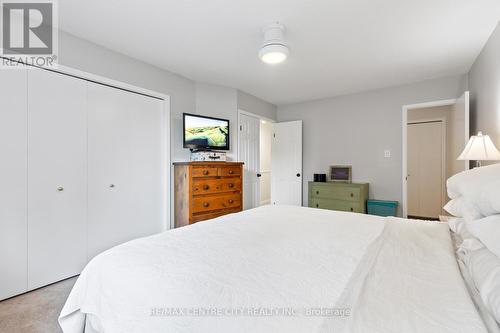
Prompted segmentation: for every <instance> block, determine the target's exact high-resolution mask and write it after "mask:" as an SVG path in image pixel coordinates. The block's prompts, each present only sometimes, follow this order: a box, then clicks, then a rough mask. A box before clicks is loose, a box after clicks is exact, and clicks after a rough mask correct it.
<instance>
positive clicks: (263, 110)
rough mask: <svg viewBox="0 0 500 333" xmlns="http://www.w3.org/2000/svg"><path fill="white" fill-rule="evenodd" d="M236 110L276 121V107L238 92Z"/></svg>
mask: <svg viewBox="0 0 500 333" xmlns="http://www.w3.org/2000/svg"><path fill="white" fill-rule="evenodd" d="M238 109H240V110H245V111H247V112H251V113H254V114H258V115H260V116H263V117H265V118H269V119H272V120H276V112H277V108H276V105H274V104H271V103H268V102H266V101H263V100H261V99H260V98H258V97H255V96H253V95H250V94H247V93H246V92H243V91H240V90H238Z"/></svg>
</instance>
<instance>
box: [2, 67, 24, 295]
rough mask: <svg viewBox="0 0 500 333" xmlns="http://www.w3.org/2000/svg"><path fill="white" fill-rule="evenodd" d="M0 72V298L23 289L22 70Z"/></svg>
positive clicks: (3, 70) (20, 291)
mask: <svg viewBox="0 0 500 333" xmlns="http://www.w3.org/2000/svg"><path fill="white" fill-rule="evenodd" d="M0 71H1V75H0V160H1V163H0V184H1V185H0V300H1V299H4V298H7V297H11V296H14V295H16V294H19V293H22V292H25V291H26V284H27V280H26V279H27V277H26V264H27V262H26V248H27V243H26V242H27V240H26V235H27V229H26V228H27V209H28V208H27V195H28V194H27V181H28V178H27V175H26V173H27V163H28V143H27V137H28V134H27V128H28V127H27V125H28V123H27V108H26V92H27V86H26V81H27V79H26V76H27V73H26V70H25V69H12V70H7V69H2V70H0Z"/></svg>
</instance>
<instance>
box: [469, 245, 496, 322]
mask: <svg viewBox="0 0 500 333" xmlns="http://www.w3.org/2000/svg"><path fill="white" fill-rule="evenodd" d="M466 266H467V269H468V271H469V274H470V276H471V277H472V280H473V281H474V285H475V286H476V288H477V290H478V291H479V294H480V295H481V299H482V301H483V303H484V305H485V306H486V308H487V309H488V311H489V312H490V313H491V314H492V315H493V317H495V319H496V321H497V322H498V323H500V258H498V257H497V256H496V255H494V254H493V253H492V252H491V251H489V250H488V249H487V248H484V247H483V248H482V249H479V250H477V251H473V252H471V253H470V254H469V257H468V258H467V263H466Z"/></svg>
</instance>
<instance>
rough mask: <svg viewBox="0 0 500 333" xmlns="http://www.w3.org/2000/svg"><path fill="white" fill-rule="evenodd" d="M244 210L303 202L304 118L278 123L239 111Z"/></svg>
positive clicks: (239, 150)
mask: <svg viewBox="0 0 500 333" xmlns="http://www.w3.org/2000/svg"><path fill="white" fill-rule="evenodd" d="M238 161H240V162H243V163H244V164H243V170H244V172H243V209H244V210H246V209H251V208H255V207H259V206H262V205H268V204H276V205H294V206H301V205H302V121H300V120H297V121H289V122H282V123H278V122H275V121H274V120H272V119H268V118H265V117H262V116H259V115H256V114H253V113H250V112H247V111H243V110H238Z"/></svg>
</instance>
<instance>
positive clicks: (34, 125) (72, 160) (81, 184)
mask: <svg viewBox="0 0 500 333" xmlns="http://www.w3.org/2000/svg"><path fill="white" fill-rule="evenodd" d="M86 98H87V92H86V81H84V80H80V79H76V78H73V77H70V76H66V75H61V74H57V73H53V72H50V71H46V70H41V69H30V70H29V71H28V288H29V289H33V288H37V287H40V286H43V285H46V284H49V283H52V282H55V281H58V280H61V279H64V278H68V277H70V276H74V275H77V274H79V273H80V271H81V270H82V269H83V267H84V265H85V263H86V255H87V253H86V233H87V228H86V221H87V214H86V213H87V200H86V199H87V168H86V164H87V161H86V153H87V144H86V142H87V126H86V118H87V117H86V110H85V109H86Z"/></svg>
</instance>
